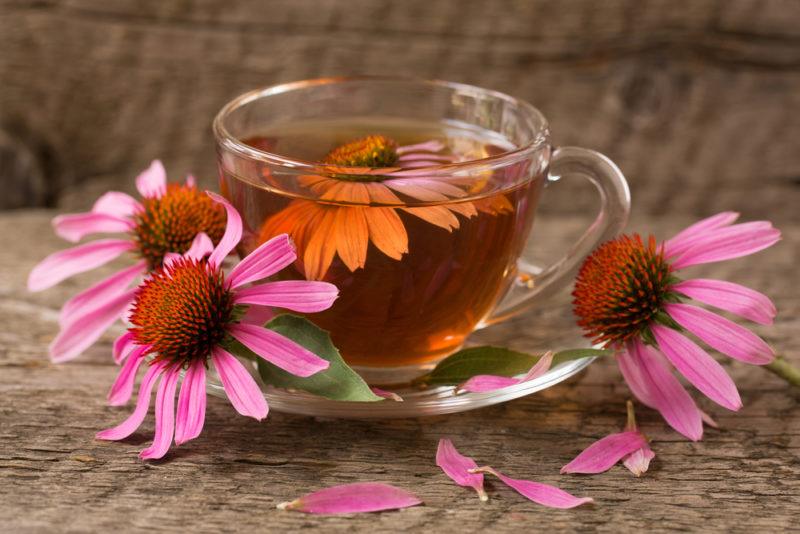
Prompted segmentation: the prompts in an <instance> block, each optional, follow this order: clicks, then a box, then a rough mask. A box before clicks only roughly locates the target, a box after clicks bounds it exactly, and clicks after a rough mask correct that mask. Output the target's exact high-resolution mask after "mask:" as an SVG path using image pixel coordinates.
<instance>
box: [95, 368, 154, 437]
mask: <svg viewBox="0 0 800 534" xmlns="http://www.w3.org/2000/svg"><path fill="white" fill-rule="evenodd" d="M163 370H164V364H163V363H161V362H159V363H156V364H153V365H152V366H150V368H149V369H148V370H147V372H146V373H145V374H144V378H142V383H141V384H139V395H138V397H137V399H136V409H135V410H134V411H133V413H132V414H131V415H130V416H129V417H128V418H127V419H125V421H123V422H122V423H120V424H119V425H117V426H115V427H114V428H109V429H108V430H102V431H100V432H98V433H97V434H96V435H95V437H96V438H97V439H105V440H112V441H116V440H120V439H125V438H127V437H128V436H130V435H131V434H133V433H134V432H136V429H137V428H139V426H140V425H141V424H142V421H144V418H145V416H146V415H147V409H148V408H149V407H150V394H151V393H152V392H153V384H155V381H156V378H158V376H159V375H160V374H161V372H162V371H163Z"/></svg>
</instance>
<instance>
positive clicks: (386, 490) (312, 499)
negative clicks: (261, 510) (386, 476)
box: [278, 482, 422, 515]
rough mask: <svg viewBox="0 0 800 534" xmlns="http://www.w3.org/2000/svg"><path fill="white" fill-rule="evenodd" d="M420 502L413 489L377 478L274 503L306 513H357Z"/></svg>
mask: <svg viewBox="0 0 800 534" xmlns="http://www.w3.org/2000/svg"><path fill="white" fill-rule="evenodd" d="M417 504H422V501H421V500H420V499H419V498H418V497H417V496H416V495H414V494H413V493H410V492H408V491H406V490H404V489H400V488H396V487H394V486H390V485H389V484H383V483H380V482H356V483H355V484H343V485H341V486H333V487H330V488H325V489H321V490H319V491H315V492H313V493H309V494H308V495H304V496H303V497H300V498H299V499H295V500H294V501H291V502H284V503H281V504H279V505H278V508H279V509H281V510H294V511H297V512H304V513H307V514H324V515H337V514H358V513H363V512H380V511H384V510H398V509H400V508H408V507H409V506H415V505H417Z"/></svg>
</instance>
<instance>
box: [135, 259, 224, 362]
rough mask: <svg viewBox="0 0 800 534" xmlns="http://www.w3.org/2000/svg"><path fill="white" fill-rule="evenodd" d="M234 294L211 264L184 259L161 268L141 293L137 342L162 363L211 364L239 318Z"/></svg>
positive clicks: (136, 317)
mask: <svg viewBox="0 0 800 534" xmlns="http://www.w3.org/2000/svg"><path fill="white" fill-rule="evenodd" d="M233 315H234V304H233V295H232V294H231V292H230V291H229V290H228V289H227V287H226V285H225V275H224V274H223V272H222V271H221V270H216V269H212V268H210V267H209V265H208V263H207V262H206V260H200V261H198V260H194V259H190V258H180V259H177V260H175V261H174V262H172V263H171V264H170V265H167V266H164V267H160V268H158V269H156V270H155V271H154V272H153V273H152V274H151V276H150V277H149V278H148V279H147V280H145V281H144V282H143V283H142V285H141V286H140V287H139V290H138V291H137V292H136V297H135V299H134V303H133V310H132V313H131V316H130V322H131V323H132V324H133V327H132V328H131V329H130V331H131V333H132V334H133V337H134V340H135V341H136V343H138V344H139V345H150V346H151V347H152V350H151V352H154V353H158V356H157V357H156V359H157V360H165V361H169V362H172V363H175V364H180V365H186V364H188V363H191V362H192V361H194V360H197V359H203V360H205V359H206V358H207V357H208V356H209V354H210V353H211V349H212V348H213V347H214V346H215V345H218V344H219V343H221V342H222V340H223V339H224V338H225V335H226V334H225V327H226V326H227V325H228V324H229V323H230V322H231V321H232V320H233Z"/></svg>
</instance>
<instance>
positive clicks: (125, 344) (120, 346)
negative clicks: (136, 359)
mask: <svg viewBox="0 0 800 534" xmlns="http://www.w3.org/2000/svg"><path fill="white" fill-rule="evenodd" d="M135 347H136V342H135V341H134V340H133V334H132V333H131V332H130V330H126V331H125V332H124V333H123V334H122V335H120V336H119V337H118V338H117V339H115V340H114V347H113V349H112V355H113V356H114V363H116V364H117V365H119V364H120V363H122V361H123V360H124V359H125V358H127V357H128V355H129V354H130V353H131V351H132V350H133V349H134V348H135Z"/></svg>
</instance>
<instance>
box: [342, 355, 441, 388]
mask: <svg viewBox="0 0 800 534" xmlns="http://www.w3.org/2000/svg"><path fill="white" fill-rule="evenodd" d="M441 359H444V356H443V357H442V358H441ZM441 359H440V360H437V361H433V362H427V363H422V364H414V365H403V366H400V367H362V366H358V365H356V366H354V367H353V369H354V370H355V372H357V373H358V374H359V375H361V378H363V379H364V380H365V381H366V382H367V384H369V385H371V386H399V385H404V384H408V383H410V382H411V381H412V380H414V379H415V378H419V377H421V376H422V375H425V374H427V373H429V372H430V371H431V370H432V369H433V368H434V367H436V364H437V363H439V361H441Z"/></svg>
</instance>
